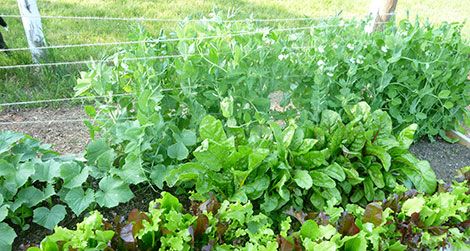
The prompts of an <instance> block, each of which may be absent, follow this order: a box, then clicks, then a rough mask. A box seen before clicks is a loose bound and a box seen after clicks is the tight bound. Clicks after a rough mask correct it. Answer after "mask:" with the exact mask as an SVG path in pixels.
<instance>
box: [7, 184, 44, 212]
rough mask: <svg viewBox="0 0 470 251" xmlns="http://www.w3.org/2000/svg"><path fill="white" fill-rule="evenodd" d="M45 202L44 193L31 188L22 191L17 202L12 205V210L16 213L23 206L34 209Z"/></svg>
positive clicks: (17, 197)
mask: <svg viewBox="0 0 470 251" xmlns="http://www.w3.org/2000/svg"><path fill="white" fill-rule="evenodd" d="M43 200H44V193H43V192H42V191H41V190H39V189H37V188H35V187H33V186H31V187H26V188H23V189H21V190H20V191H19V192H18V194H17V195H16V200H15V201H14V202H13V204H12V205H11V210H12V211H15V210H16V209H17V208H19V207H20V206H21V205H23V204H24V205H26V206H28V207H34V206H36V205H37V204H38V203H39V202H41V201H43Z"/></svg>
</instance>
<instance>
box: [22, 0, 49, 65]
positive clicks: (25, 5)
mask: <svg viewBox="0 0 470 251" xmlns="http://www.w3.org/2000/svg"><path fill="white" fill-rule="evenodd" d="M17 2H18V8H19V9H20V15H21V20H22V22H23V27H24V31H25V33H26V39H27V40H28V46H29V49H30V50H31V55H32V58H33V62H34V63H35V64H37V63H39V62H41V59H44V57H45V56H46V53H45V51H44V50H42V49H39V48H38V47H44V46H46V40H45V39H44V33H43V32H42V24H41V16H40V14H39V10H38V5H37V3H36V0H17Z"/></svg>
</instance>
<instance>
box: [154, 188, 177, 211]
mask: <svg viewBox="0 0 470 251" xmlns="http://www.w3.org/2000/svg"><path fill="white" fill-rule="evenodd" d="M157 201H158V202H159V203H160V208H162V209H166V210H168V211H170V210H175V211H176V212H181V210H183V205H181V203H180V202H179V201H178V198H176V197H175V196H173V195H171V194H170V193H168V192H163V193H162V197H161V198H160V199H157Z"/></svg>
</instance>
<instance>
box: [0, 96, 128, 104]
mask: <svg viewBox="0 0 470 251" xmlns="http://www.w3.org/2000/svg"><path fill="white" fill-rule="evenodd" d="M132 94H133V93H123V94H112V95H100V96H83V97H71V98H57V99H43V100H31V101H19V102H10V103H2V104H0V107H4V106H16V105H31V104H41V103H53V102H63V101H73V100H84V99H91V98H108V97H122V96H130V95H132Z"/></svg>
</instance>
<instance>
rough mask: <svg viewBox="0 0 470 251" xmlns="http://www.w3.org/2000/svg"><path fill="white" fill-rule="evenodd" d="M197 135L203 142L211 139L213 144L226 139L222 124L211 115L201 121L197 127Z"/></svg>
mask: <svg viewBox="0 0 470 251" xmlns="http://www.w3.org/2000/svg"><path fill="white" fill-rule="evenodd" d="M199 134H200V135H201V138H202V139H203V140H205V139H211V140H213V141H215V142H222V141H225V140H226V139H227V135H226V134H225V131H224V128H223V126H222V122H221V121H220V120H217V119H216V118H214V117H213V116H211V115H207V116H205V117H204V118H203V119H202V121H201V124H200V125H199Z"/></svg>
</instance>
